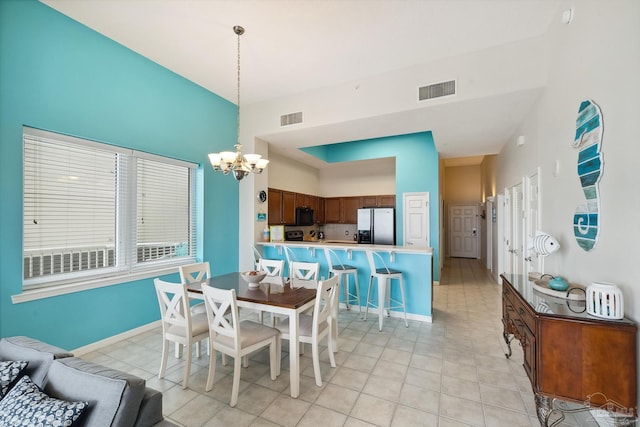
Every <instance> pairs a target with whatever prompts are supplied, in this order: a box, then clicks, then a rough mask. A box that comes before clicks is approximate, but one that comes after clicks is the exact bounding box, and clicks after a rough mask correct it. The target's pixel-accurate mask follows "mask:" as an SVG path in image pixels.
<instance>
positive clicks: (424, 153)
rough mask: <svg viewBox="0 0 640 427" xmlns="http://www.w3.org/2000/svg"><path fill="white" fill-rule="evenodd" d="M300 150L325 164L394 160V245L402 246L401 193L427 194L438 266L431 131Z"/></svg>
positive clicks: (436, 276) (435, 168)
mask: <svg viewBox="0 0 640 427" xmlns="http://www.w3.org/2000/svg"><path fill="white" fill-rule="evenodd" d="M304 151H306V152H307V153H309V154H312V155H314V156H316V157H319V158H321V159H323V160H324V161H326V162H329V163H334V162H348V161H355V160H369V159H379V158H384V157H395V159H396V220H397V221H396V243H397V244H398V245H402V244H403V241H402V233H403V227H402V218H403V210H402V194H403V193H410V192H428V193H429V200H430V208H429V221H430V224H429V229H430V236H429V238H430V240H431V242H430V246H431V247H432V248H433V265H435V266H437V265H439V258H440V246H439V241H440V226H439V223H440V210H439V209H438V201H439V199H440V184H439V179H440V177H439V174H438V168H439V161H438V152H437V150H436V147H435V143H434V142H433V135H432V134H431V132H419V133H412V134H406V135H397V136H389V137H384V138H374V139H367V140H361V141H350V142H344V143H340V144H329V145H324V146H321V147H308V148H305V149H304ZM435 270H436V271H434V280H439V271H438V269H437V268H436V269H435Z"/></svg>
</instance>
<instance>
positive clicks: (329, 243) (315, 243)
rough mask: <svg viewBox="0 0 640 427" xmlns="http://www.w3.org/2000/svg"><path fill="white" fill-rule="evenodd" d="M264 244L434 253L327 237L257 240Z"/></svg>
mask: <svg viewBox="0 0 640 427" xmlns="http://www.w3.org/2000/svg"><path fill="white" fill-rule="evenodd" d="M256 244H257V245H262V246H291V247H302V248H332V249H333V248H336V249H345V250H348V249H351V250H354V251H365V250H367V249H374V250H376V251H379V252H396V253H413V254H429V255H432V254H433V248H431V247H415V246H392V245H366V244H361V243H357V242H355V241H353V240H340V239H325V240H306V241H302V242H295V241H284V242H256Z"/></svg>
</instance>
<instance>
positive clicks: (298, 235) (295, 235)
mask: <svg viewBox="0 0 640 427" xmlns="http://www.w3.org/2000/svg"><path fill="white" fill-rule="evenodd" d="M284 240H288V241H290V242H302V241H303V240H304V231H302V230H290V231H285V232H284Z"/></svg>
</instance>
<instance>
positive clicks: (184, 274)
mask: <svg viewBox="0 0 640 427" xmlns="http://www.w3.org/2000/svg"><path fill="white" fill-rule="evenodd" d="M178 271H179V272H180V283H186V284H187V285H188V284H191V283H196V282H201V281H203V280H205V279H209V278H210V277H211V266H210V264H209V261H203V262H195V263H193V264H187V265H181V266H180V267H178ZM191 313H192V314H204V313H205V308H204V303H203V302H200V303H197V304H191ZM179 349H180V347H179V346H178V347H177V348H176V357H180V350H179ZM207 351H208V350H207ZM196 352H197V354H198V357H200V343H196Z"/></svg>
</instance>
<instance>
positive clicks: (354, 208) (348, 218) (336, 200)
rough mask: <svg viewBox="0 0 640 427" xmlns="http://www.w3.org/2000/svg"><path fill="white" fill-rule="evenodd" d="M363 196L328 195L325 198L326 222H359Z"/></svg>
mask: <svg viewBox="0 0 640 427" xmlns="http://www.w3.org/2000/svg"><path fill="white" fill-rule="evenodd" d="M361 207H362V198H361V197H327V198H325V199H324V222H325V224H357V223H358V209H359V208H361Z"/></svg>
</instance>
